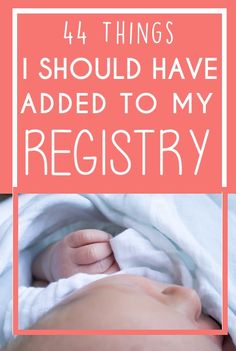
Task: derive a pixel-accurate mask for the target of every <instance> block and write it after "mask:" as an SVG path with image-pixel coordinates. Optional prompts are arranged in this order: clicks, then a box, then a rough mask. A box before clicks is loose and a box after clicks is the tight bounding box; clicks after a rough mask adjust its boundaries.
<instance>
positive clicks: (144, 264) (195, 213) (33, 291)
mask: <svg viewBox="0 0 236 351" xmlns="http://www.w3.org/2000/svg"><path fill="white" fill-rule="evenodd" d="M1 206H2V211H3V213H2V215H1V219H0V255H1V259H0V290H1V299H0V331H1V332H0V344H2V345H3V344H5V343H6V342H8V341H9V340H10V338H11V337H12V332H11V324H12V301H11V300H9V296H11V288H12V287H11V274H12V224H11V215H10V213H11V208H10V206H11V205H10V202H9V201H7V202H6V203H4V204H3V205H1ZM232 208H234V209H235V208H236V202H235V201H234V203H233V202H232ZM0 209H1V208H0ZM81 228H98V229H104V230H107V231H109V232H111V233H112V234H115V235H116V234H117V233H120V234H119V235H116V236H115V237H114V238H113V239H112V240H111V244H112V247H113V250H114V254H115V257H116V259H117V261H118V263H119V265H120V267H121V269H122V270H121V273H119V274H122V273H134V274H139V275H144V276H147V277H149V278H151V279H155V280H159V281H162V282H168V283H175V284H182V285H184V286H188V287H192V288H194V289H196V290H197V292H198V294H199V295H200V297H201V301H202V305H203V309H204V311H205V313H208V314H209V315H211V316H213V317H214V318H215V319H217V320H218V321H219V322H221V320H222V316H221V312H222V311H221V310H222V291H221V287H222V277H221V273H222V265H221V253H222V242H221V240H222V234H221V229H222V218H221V201H220V197H219V196H211V197H210V196H207V195H166V194H163V195H157V194H156V195H151V194H149V195H123V194H120V195H71V194H68V195H65V194H63V195H55V194H53V195H24V196H21V197H20V210H19V252H20V259H19V273H20V277H19V278H20V287H19V323H20V328H22V329H23V328H29V327H30V326H31V325H32V324H33V323H34V322H35V321H36V320H38V319H39V317H40V316H42V315H43V314H44V313H45V312H47V311H48V310H49V309H50V308H52V307H53V306H55V305H56V304H57V303H59V302H60V301H62V300H63V299H64V298H65V297H66V296H68V294H70V293H72V292H74V291H75V290H77V289H79V288H80V287H82V286H84V285H86V284H88V283H89V282H91V281H94V280H96V279H100V278H103V277H104V276H106V275H103V274H100V275H87V274H77V275H75V276H73V277H70V278H68V279H62V280H60V281H58V282H55V283H52V284H50V285H49V286H48V287H46V288H34V287H31V286H30V284H31V271H30V265H31V262H32V259H33V257H35V255H36V254H37V253H38V252H39V251H40V250H42V249H43V248H44V247H46V246H47V245H48V244H49V243H51V242H54V241H56V240H58V239H59V238H61V237H63V236H64V235H66V234H67V233H69V232H70V231H72V230H75V229H81ZM235 228H236V216H235V212H233V211H229V229H230V230H229V241H230V245H229V311H228V312H229V330H230V333H231V335H232V337H233V340H234V342H235V344H236V299H235V296H236V285H235V280H234V279H235V274H236V255H235V250H234V247H233V246H234V245H233V244H235V240H234V242H233V237H234V235H233V229H235Z"/></svg>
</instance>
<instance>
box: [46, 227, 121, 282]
mask: <svg viewBox="0 0 236 351" xmlns="http://www.w3.org/2000/svg"><path fill="white" fill-rule="evenodd" d="M111 238H112V236H111V235H110V234H108V233H106V232H104V231H101V230H96V229H84V230H79V231H76V232H73V233H70V234H69V235H67V236H66V237H65V238H64V239H63V240H61V241H59V242H57V243H56V244H54V245H53V246H52V247H51V260H50V268H49V269H50V271H49V277H48V278H49V280H50V281H55V280H58V279H60V278H67V277H70V276H71V275H74V274H76V273H89V274H99V273H113V272H117V271H119V266H118V264H117V263H116V261H115V258H114V255H113V252H112V249H111V245H110V242H109V241H110V239H111Z"/></svg>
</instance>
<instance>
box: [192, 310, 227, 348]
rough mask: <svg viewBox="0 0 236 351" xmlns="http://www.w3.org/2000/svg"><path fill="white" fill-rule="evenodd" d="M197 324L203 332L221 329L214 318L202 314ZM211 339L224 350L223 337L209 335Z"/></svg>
mask: <svg viewBox="0 0 236 351" xmlns="http://www.w3.org/2000/svg"><path fill="white" fill-rule="evenodd" d="M197 324H198V329H201V330H206V329H207V330H217V329H221V327H220V325H219V324H218V323H217V322H216V321H215V320H214V319H213V318H211V317H209V316H207V315H205V314H202V315H201V316H200V318H199V320H198V322H197ZM209 337H210V338H211V340H212V341H213V342H214V344H216V345H218V346H220V347H221V349H222V345H223V340H224V337H223V335H209Z"/></svg>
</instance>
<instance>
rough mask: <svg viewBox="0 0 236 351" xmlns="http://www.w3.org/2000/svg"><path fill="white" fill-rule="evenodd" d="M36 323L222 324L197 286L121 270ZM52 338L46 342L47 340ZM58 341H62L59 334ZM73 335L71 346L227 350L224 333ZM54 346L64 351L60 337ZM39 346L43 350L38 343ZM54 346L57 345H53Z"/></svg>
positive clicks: (142, 326) (75, 325)
mask: <svg viewBox="0 0 236 351" xmlns="http://www.w3.org/2000/svg"><path fill="white" fill-rule="evenodd" d="M34 328H38V329H116V330H117V329H118V330H127V329H128V330H131V329H146V330H147V329H152V330H160V329H162V330H163V329H194V330H197V329H217V328H219V326H218V325H217V324H216V323H215V322H214V321H213V320H212V319H211V318H209V317H206V316H204V315H202V314H201V303H200V300H199V297H198V295H197V294H196V293H195V292H194V291H193V290H191V289H187V288H184V287H180V286H176V285H166V284H161V283H157V282H154V281H152V280H150V279H147V278H143V277H139V276H133V275H116V276H111V277H108V278H104V279H101V280H98V281H96V282H95V283H92V284H90V285H88V286H87V287H85V288H83V289H81V290H80V291H79V292H77V293H76V294H74V295H72V296H71V297H70V298H68V299H67V300H66V301H65V302H63V303H62V304H60V305H59V306H58V307H57V308H55V309H54V310H53V311H52V312H51V313H49V314H48V315H47V316H45V317H44V318H43V319H42V320H41V321H40V322H38V323H37V325H36V326H35V327H34ZM67 338H68V337H67ZM96 338H97V339H96ZM46 339H47V338H46ZM46 339H45V340H44V342H47V341H46ZM53 340H54V342H55V343H57V341H56V340H57V339H56V338H55V337H54V339H53ZM67 340H68V347H70V350H84V349H90V350H96V351H100V350H103V351H106V350H107V351H108V350H111V349H112V350H113V351H115V350H122V349H126V350H133V349H135V350H144V349H145V350H147V351H150V350H158V351H164V350H167V349H168V350H170V351H171V350H173V351H179V350H181V351H183V350H186V351H196V350H197V351H198V350H204V351H219V350H222V338H221V337H215V336H203V335H201V336H191V335H190V336H185V335H184V336H136V337H127V336H122V337H120V336H119V337H118V336H116V337H113V339H112V337H108V336H103V339H102V341H101V343H100V344H99V337H98V336H97V337H95V336H90V337H87V338H85V337H82V338H81V337H77V339H76V338H72V337H71V338H68V339H67ZM76 340H77V341H76ZM93 340H94V341H93ZM96 340H97V341H96ZM105 340H107V342H105ZM73 343H75V348H73ZM51 346H52V341H51V343H50V347H51ZM54 346H55V350H56V349H57V350H58V351H59V350H63V351H64V349H61V348H60V341H58V345H57V344H55V345H54ZM157 346H158V348H157ZM58 347H59V348H58ZM26 350H28V349H26ZM34 350H40V349H38V348H36V346H35V345H34ZM51 350H54V348H52V347H51Z"/></svg>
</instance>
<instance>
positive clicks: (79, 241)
mask: <svg viewBox="0 0 236 351" xmlns="http://www.w3.org/2000/svg"><path fill="white" fill-rule="evenodd" d="M111 238H112V236H111V234H109V233H106V232H104V231H102V230H97V229H83V230H78V231H76V232H73V233H71V234H69V235H67V237H66V241H67V243H68V245H69V246H70V247H74V248H76V247H80V246H84V245H89V244H93V243H100V242H106V241H109V240H110V239H111Z"/></svg>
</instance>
